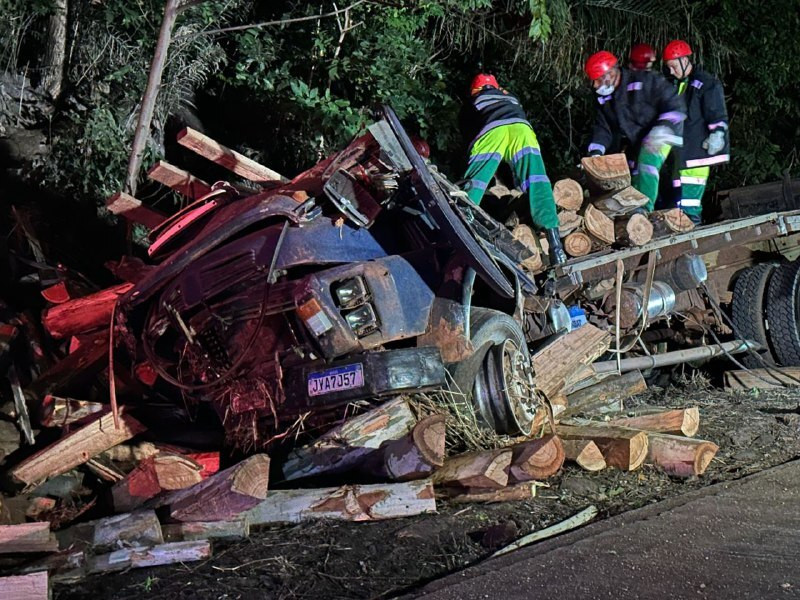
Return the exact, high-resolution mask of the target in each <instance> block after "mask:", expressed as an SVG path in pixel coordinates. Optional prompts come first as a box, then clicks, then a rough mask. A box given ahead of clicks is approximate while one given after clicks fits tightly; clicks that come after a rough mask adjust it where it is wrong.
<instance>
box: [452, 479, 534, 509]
mask: <svg viewBox="0 0 800 600" xmlns="http://www.w3.org/2000/svg"><path fill="white" fill-rule="evenodd" d="M536 487H537V484H536V483H535V482H530V481H526V482H523V483H517V484H514V485H509V486H507V487H504V488H501V489H499V490H483V489H468V490H465V489H463V488H456V489H449V488H445V489H443V490H437V492H440V493H441V494H442V495H443V496H444V497H446V498H447V499H448V500H450V502H456V503H465V502H484V503H487V504H488V503H492V502H510V501H514V500H530V499H531V498H535V497H536Z"/></svg>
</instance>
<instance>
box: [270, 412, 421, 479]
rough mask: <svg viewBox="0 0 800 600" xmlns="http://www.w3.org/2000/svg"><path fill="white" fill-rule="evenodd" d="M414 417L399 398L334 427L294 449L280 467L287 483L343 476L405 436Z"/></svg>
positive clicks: (412, 424)
mask: <svg viewBox="0 0 800 600" xmlns="http://www.w3.org/2000/svg"><path fill="white" fill-rule="evenodd" d="M416 421H417V420H416V417H414V414H413V413H412V412H411V408H409V406H408V402H406V401H405V400H404V399H402V398H396V399H394V400H390V401H389V402H386V403H385V404H382V405H380V406H378V407H377V408H374V409H372V410H370V411H368V412H365V413H364V414H361V415H358V416H355V417H352V418H350V419H348V420H347V421H345V422H344V423H342V424H341V425H339V426H337V427H334V428H333V429H331V430H330V431H328V432H327V433H326V434H324V435H323V436H321V437H319V438H318V439H316V440H315V441H314V442H312V443H311V444H308V445H305V446H301V447H299V448H295V449H294V450H292V452H291V453H290V454H289V456H288V458H287V459H286V463H285V464H284V466H283V476H284V477H285V478H286V480H287V481H291V480H294V479H300V478H302V477H311V476H314V475H323V474H326V475H330V474H335V473H342V472H344V471H347V470H349V469H351V468H353V467H354V466H355V465H357V464H358V463H360V462H361V461H362V460H364V458H365V457H366V456H368V455H369V454H371V453H373V452H374V451H375V450H376V449H377V448H378V447H379V446H380V445H381V444H383V443H384V442H385V441H387V440H396V439H399V438H401V437H403V436H404V435H406V434H407V433H408V432H409V431H411V429H412V428H413V427H414V425H415V424H416Z"/></svg>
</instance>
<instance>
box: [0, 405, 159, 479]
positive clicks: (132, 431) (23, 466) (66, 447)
mask: <svg viewBox="0 0 800 600" xmlns="http://www.w3.org/2000/svg"><path fill="white" fill-rule="evenodd" d="M119 421H120V428H119V429H115V428H114V416H113V415H112V414H111V413H110V412H106V413H101V414H97V415H96V416H95V418H94V419H93V420H92V421H91V422H90V423H87V424H86V425H84V426H83V427H81V428H80V429H77V430H75V431H72V432H70V433H68V434H67V435H65V436H64V437H63V438H61V439H60V440H58V441H57V442H54V443H52V444H50V445H49V446H47V447H46V448H45V449H43V450H41V451H39V452H37V453H36V454H34V455H33V456H31V457H29V458H27V459H25V460H24V461H22V462H21V463H20V464H18V465H17V466H16V467H14V468H13V469H12V470H11V475H13V476H14V478H16V479H17V480H18V481H21V482H22V483H25V484H28V485H30V484H33V483H36V482H38V481H43V480H44V479H46V478H48V477H53V476H55V475H60V474H61V473H66V472H67V471H69V470H70V469H73V468H75V467H77V466H78V465H81V464H83V463H85V462H86V461H88V460H89V459H90V458H92V457H94V456H96V455H98V454H100V453H101V452H103V451H105V450H108V449H109V448H111V447H113V446H116V445H117V444H120V443H122V442H124V441H125V440H129V439H130V438H132V437H133V436H135V435H137V434H139V433H142V432H143V431H145V429H146V428H145V426H144V425H142V424H141V423H139V421H137V420H136V419H134V418H133V417H131V416H130V415H128V414H127V413H126V412H125V411H124V407H123V408H121V409H120V414H119Z"/></svg>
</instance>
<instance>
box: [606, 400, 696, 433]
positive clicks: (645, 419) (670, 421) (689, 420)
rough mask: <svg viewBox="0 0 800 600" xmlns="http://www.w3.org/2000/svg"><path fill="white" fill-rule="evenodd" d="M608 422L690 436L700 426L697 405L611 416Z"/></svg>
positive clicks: (621, 425)
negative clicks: (651, 412) (630, 415)
mask: <svg viewBox="0 0 800 600" xmlns="http://www.w3.org/2000/svg"><path fill="white" fill-rule="evenodd" d="M608 424H609V425H619V426H620V427H631V428H633V429H642V430H644V431H648V432H649V431H653V432H661V433H672V434H676V435H677V434H680V435H685V436H687V437H692V436H694V435H695V434H696V433H697V430H698V429H699V428H700V409H698V408H697V407H692V408H679V409H674V410H666V411H662V412H657V413H653V414H649V415H638V416H633V417H622V418H613V419H611V420H610V421H609V422H608Z"/></svg>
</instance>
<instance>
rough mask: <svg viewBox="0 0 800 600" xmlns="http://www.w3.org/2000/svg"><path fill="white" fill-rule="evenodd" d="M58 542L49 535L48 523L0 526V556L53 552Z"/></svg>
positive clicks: (56, 548)
mask: <svg viewBox="0 0 800 600" xmlns="http://www.w3.org/2000/svg"><path fill="white" fill-rule="evenodd" d="M56 550H58V541H57V540H56V538H55V537H53V535H52V534H51V533H50V523H48V522H47V521H41V522H36V523H22V524H20V525H0V554H17V553H29V552H55V551H56Z"/></svg>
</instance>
